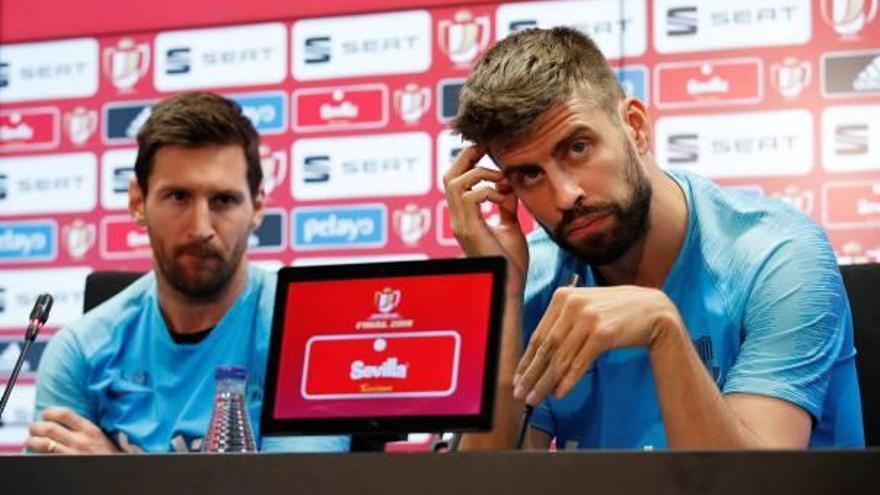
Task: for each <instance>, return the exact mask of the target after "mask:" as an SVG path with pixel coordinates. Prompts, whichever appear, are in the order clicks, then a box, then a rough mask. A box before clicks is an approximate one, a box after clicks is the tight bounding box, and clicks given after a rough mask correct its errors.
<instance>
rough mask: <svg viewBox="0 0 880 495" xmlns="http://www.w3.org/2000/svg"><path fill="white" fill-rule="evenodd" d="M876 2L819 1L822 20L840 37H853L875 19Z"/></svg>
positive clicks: (875, 0)
mask: <svg viewBox="0 0 880 495" xmlns="http://www.w3.org/2000/svg"><path fill="white" fill-rule="evenodd" d="M877 2H878V0H821V7H822V9H821V10H822V20H823V21H825V24H827V25H829V26H831V27H832V28H833V29H834V31H836V32H837V34H839V35H841V36H855V35H857V34H858V33H859V32H860V31H862V29H864V28H865V25H866V24H868V23H870V22H871V21H873V20H874V18H875V17H877Z"/></svg>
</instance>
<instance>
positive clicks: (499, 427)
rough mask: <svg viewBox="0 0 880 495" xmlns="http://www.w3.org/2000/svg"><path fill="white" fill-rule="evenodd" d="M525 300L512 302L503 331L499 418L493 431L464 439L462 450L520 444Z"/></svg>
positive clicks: (506, 309)
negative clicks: (518, 392) (516, 383)
mask: <svg viewBox="0 0 880 495" xmlns="http://www.w3.org/2000/svg"><path fill="white" fill-rule="evenodd" d="M521 311H522V298H521V297H514V298H508V300H507V301H506V304H505V307H504V317H503V319H502V328H501V354H500V356H499V361H498V382H497V386H496V388H495V414H494V419H493V423H492V425H493V427H492V431H490V432H489V433H472V434H467V435H464V436H463V437H462V441H461V448H462V450H489V449H511V448H513V447H514V443H515V442H516V432H517V427H518V426H519V420H520V417H521V413H522V409H523V405H524V403H523V402H522V401H519V400H516V399H514V398H513V373H514V371H516V365H517V363H518V362H519V358H520V355H521V354H522V343H521V340H522V336H521V326H522V324H521V319H522V313H521Z"/></svg>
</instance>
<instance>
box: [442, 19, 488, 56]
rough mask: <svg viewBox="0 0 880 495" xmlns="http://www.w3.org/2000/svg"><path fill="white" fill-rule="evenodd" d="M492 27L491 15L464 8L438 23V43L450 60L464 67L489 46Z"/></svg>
mask: <svg viewBox="0 0 880 495" xmlns="http://www.w3.org/2000/svg"><path fill="white" fill-rule="evenodd" d="M491 29H492V28H491V21H490V20H489V16H487V15H477V16H475V15H474V14H473V13H471V11H469V10H465V9H462V10H459V11H458V12H456V13H455V15H454V16H453V17H452V18H451V19H441V20H440V22H438V23H437V45H438V46H439V47H440V51H442V52H443V54H444V55H446V57H447V58H449V61H450V62H452V63H453V64H455V65H456V66H457V67H458V68H463V69H464V68H467V67H469V66H470V64H471V62H473V61H474V60H476V58H477V56H478V55H479V54H480V53H482V52H483V50H485V49H486V47H488V46H489V39H490V38H489V37H490V35H491V32H490V31H491Z"/></svg>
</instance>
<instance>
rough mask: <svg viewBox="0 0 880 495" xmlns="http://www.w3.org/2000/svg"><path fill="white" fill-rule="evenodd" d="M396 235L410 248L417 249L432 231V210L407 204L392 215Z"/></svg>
mask: <svg viewBox="0 0 880 495" xmlns="http://www.w3.org/2000/svg"><path fill="white" fill-rule="evenodd" d="M391 222H392V225H393V227H394V233H395V234H397V237H398V238H399V239H400V240H401V241H402V242H403V243H404V244H405V245H406V246H408V247H416V246H418V245H419V242H420V241H421V240H422V238H423V237H424V236H425V234H427V233H428V231H429V230H431V209H430V208H423V207H421V206H419V205H417V204H415V203H407V204H406V205H404V206H403V207H402V208H398V209H396V210H394V211H393V212H392V213H391Z"/></svg>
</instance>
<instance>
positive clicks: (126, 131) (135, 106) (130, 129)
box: [103, 100, 158, 144]
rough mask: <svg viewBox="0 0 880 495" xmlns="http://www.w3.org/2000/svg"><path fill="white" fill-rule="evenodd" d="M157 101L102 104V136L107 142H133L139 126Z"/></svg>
mask: <svg viewBox="0 0 880 495" xmlns="http://www.w3.org/2000/svg"><path fill="white" fill-rule="evenodd" d="M156 103H158V102H157V101H155V100H154V101H145V102H125V103H108V104H106V105H104V122H103V129H104V130H103V138H104V142H105V143H107V144H131V143H134V142H135V139H136V138H137V133H138V131H139V130H140V128H141V126H143V125H144V123H145V122H146V121H147V119H148V118H150V112H151V111H152V109H153V105H155V104H156Z"/></svg>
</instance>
